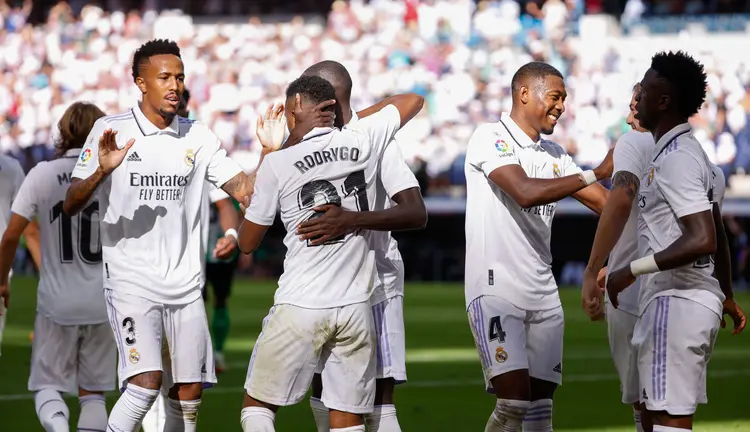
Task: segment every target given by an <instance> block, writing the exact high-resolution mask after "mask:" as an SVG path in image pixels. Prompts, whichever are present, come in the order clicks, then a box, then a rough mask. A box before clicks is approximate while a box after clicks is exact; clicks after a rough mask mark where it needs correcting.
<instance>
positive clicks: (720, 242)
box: [713, 202, 734, 299]
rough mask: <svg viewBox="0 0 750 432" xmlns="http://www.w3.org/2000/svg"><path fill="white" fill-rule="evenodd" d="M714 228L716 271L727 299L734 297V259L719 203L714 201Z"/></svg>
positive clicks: (717, 278)
mask: <svg viewBox="0 0 750 432" xmlns="http://www.w3.org/2000/svg"><path fill="white" fill-rule="evenodd" d="M713 218H714V230H715V231H716V254H715V255H714V257H715V260H714V272H715V275H716V280H718V281H719V286H720V287H721V291H722V292H723V293H724V295H725V296H726V298H727V299H731V298H734V294H733V292H732V259H731V253H730V252H729V240H728V239H727V232H726V230H725V229H724V221H723V220H722V216H721V207H720V206H719V203H717V202H715V203H713Z"/></svg>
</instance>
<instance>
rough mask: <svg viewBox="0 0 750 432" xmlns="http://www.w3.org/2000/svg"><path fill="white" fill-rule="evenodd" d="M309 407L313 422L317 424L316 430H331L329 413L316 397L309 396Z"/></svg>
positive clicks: (326, 431)
mask: <svg viewBox="0 0 750 432" xmlns="http://www.w3.org/2000/svg"><path fill="white" fill-rule="evenodd" d="M310 408H311V409H312V413H313V417H314V418H315V424H316V425H317V426H318V432H328V431H329V430H331V424H330V421H329V420H330V414H329V411H328V408H326V406H325V405H323V402H322V401H321V400H320V399H318V398H316V397H310Z"/></svg>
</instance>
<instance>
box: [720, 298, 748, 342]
mask: <svg viewBox="0 0 750 432" xmlns="http://www.w3.org/2000/svg"><path fill="white" fill-rule="evenodd" d="M724 315H729V316H730V317H731V318H732V321H733V322H734V330H732V336H734V335H736V334H740V333H742V330H745V325H746V324H747V318H746V317H745V312H743V311H742V308H741V307H740V305H738V304H737V303H735V301H734V299H726V300H724V311H723V312H722V317H721V328H726V326H727V322H726V320H725V319H724Z"/></svg>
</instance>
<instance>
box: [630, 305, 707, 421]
mask: <svg viewBox="0 0 750 432" xmlns="http://www.w3.org/2000/svg"><path fill="white" fill-rule="evenodd" d="M718 329H719V317H718V316H717V315H716V314H715V313H713V312H712V311H710V310H709V309H708V308H706V307H704V306H702V305H700V304H698V303H696V302H693V301H691V300H687V299H683V298H679V297H658V298H656V299H654V300H653V301H652V302H651V303H650V304H649V305H648V307H647V308H646V311H645V313H644V314H643V315H642V316H641V318H640V319H639V320H638V323H637V324H636V329H635V333H634V336H633V344H634V345H635V346H636V347H637V349H638V371H639V381H640V387H641V395H640V396H641V402H643V403H645V405H646V408H647V409H648V410H649V411H666V412H668V413H669V414H671V415H674V416H685V415H692V414H694V413H695V410H696V408H697V406H698V404H701V403H706V402H707V397H706V372H707V364H708V361H709V359H710V357H711V353H712V351H713V346H714V343H715V341H716V335H717V333H718Z"/></svg>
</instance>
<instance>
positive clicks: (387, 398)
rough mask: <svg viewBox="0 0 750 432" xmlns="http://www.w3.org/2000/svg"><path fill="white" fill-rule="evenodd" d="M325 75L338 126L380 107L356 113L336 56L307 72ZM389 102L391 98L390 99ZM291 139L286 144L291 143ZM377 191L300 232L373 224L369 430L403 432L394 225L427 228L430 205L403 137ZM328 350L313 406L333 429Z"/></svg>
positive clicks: (308, 234)
mask: <svg viewBox="0 0 750 432" xmlns="http://www.w3.org/2000/svg"><path fill="white" fill-rule="evenodd" d="M302 75H303V76H305V75H311V76H319V77H321V78H323V79H325V80H326V81H328V82H330V83H331V85H333V88H334V90H335V91H336V101H337V102H338V105H337V112H338V113H339V114H338V115H337V116H336V124H335V125H336V127H338V128H343V127H350V126H354V125H356V122H357V121H358V120H359V119H361V118H365V117H366V116H367V115H368V114H372V113H374V112H377V111H376V110H377V109H378V108H377V106H375V107H374V109H369V108H368V109H366V110H363V111H360V112H358V113H355V112H354V111H352V109H351V106H350V105H351V104H350V98H351V93H352V78H351V76H350V75H349V72H348V71H347V70H346V68H345V67H344V66H343V65H342V64H340V63H337V62H335V61H331V60H326V61H323V62H320V63H317V64H315V65H313V66H310V67H309V68H308V69H307V70H306V71H305V72H304V73H303V74H302ZM384 103H387V101H385V102H384ZM290 144H291V143H290V141H289V140H287V142H286V146H287V147H288V146H290ZM376 187H377V189H376V195H375V196H376V197H375V201H374V203H373V204H372V206H371V207H372V208H371V211H368V212H355V211H346V210H344V209H343V208H342V207H340V206H335V205H330V204H329V205H324V206H321V207H317V208H315V209H314V210H315V211H322V212H325V213H323V215H322V216H321V217H318V218H314V219H310V220H308V221H305V222H303V223H301V224H300V227H299V229H298V233H299V234H301V238H302V239H303V240H310V241H311V244H322V243H325V242H327V241H328V240H330V239H332V238H336V237H339V236H341V235H344V234H347V233H349V232H352V231H353V230H356V229H369V230H374V231H376V232H371V233H370V240H371V242H372V249H373V250H374V251H375V262H376V266H377V279H376V282H375V286H374V288H373V292H372V295H371V296H370V304H371V308H372V314H373V320H374V322H375V333H376V337H377V343H376V346H375V349H376V358H377V364H376V378H377V379H376V381H375V409H374V411H373V412H372V413H371V414H367V415H365V421H366V423H367V427H368V430H370V431H381V432H399V431H400V430H401V427H400V426H399V424H398V418H397V416H396V407H395V405H394V398H393V394H394V390H395V386H396V385H397V384H402V383H405V382H406V338H405V332H404V309H403V307H404V263H403V261H402V259H401V254H400V253H399V251H398V243H397V242H396V240H394V239H393V237H391V235H390V232H389V231H396V230H409V229H420V228H424V226H425V224H426V223H427V210H426V208H425V205H424V200H423V199H422V194H421V193H420V192H419V183H418V182H417V179H416V178H415V177H414V174H413V173H412V171H411V170H410V169H409V166H408V165H406V162H405V161H404V158H403V156H402V155H401V150H400V149H399V145H398V143H397V142H395V141H394V142H391V143H390V144H389V145H388V146H387V147H386V149H385V152H384V153H383V158H382V160H381V162H380V166H379V167H378V176H377V182H376ZM325 359H326V355H325V354H324V355H323V357H322V358H321V361H320V363H319V367H318V369H317V370H316V374H315V377H314V379H313V384H312V388H313V393H312V397H311V398H310V406H311V408H312V410H313V414H314V416H315V422H316V423H317V425H318V431H319V432H323V431H328V430H329V424H328V417H329V414H328V408H327V407H326V406H325V405H323V402H321V400H320V397H321V394H322V392H323V389H322V379H321V375H320V374H321V372H322V366H323V364H324V363H325Z"/></svg>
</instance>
